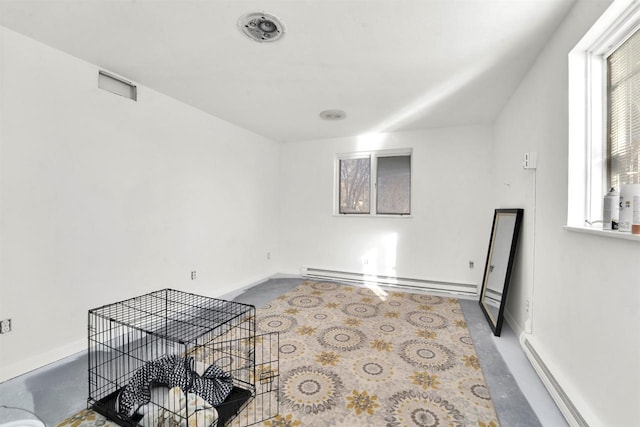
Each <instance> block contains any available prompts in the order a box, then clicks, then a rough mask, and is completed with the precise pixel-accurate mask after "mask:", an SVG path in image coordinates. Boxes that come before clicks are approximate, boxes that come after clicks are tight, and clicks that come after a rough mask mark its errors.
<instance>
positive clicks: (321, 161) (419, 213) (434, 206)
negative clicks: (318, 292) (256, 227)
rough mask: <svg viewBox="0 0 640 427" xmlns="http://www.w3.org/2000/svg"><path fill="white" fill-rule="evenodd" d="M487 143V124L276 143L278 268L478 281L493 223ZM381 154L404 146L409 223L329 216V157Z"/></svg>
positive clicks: (331, 202)
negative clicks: (409, 167) (408, 153)
mask: <svg viewBox="0 0 640 427" xmlns="http://www.w3.org/2000/svg"><path fill="white" fill-rule="evenodd" d="M491 140H492V130H491V127H490V126H467V127H452V128H441V129H432V130H426V131H411V132H399V133H392V134H385V135H379V136H377V137H360V138H357V137H354V138H341V139H331V140H320V141H310V142H298V143H289V144H284V145H283V147H282V157H281V164H282V173H281V185H282V189H283V192H282V195H281V200H282V207H281V209H282V214H281V218H282V223H281V227H280V228H281V230H282V234H281V239H280V242H281V248H282V258H283V259H284V260H286V263H285V264H284V268H285V270H286V272H288V273H299V272H300V268H301V267H303V266H309V267H320V268H330V269H337V270H342V271H349V272H365V273H371V274H380V275H386V274H395V275H397V276H400V277H408V278H416V279H427V280H436V281H445V282H457V283H471V284H479V283H480V282H481V279H482V273H483V268H484V262H485V258H486V255H487V247H488V243H489V235H490V232H491V221H492V218H493V206H492V205H491V203H490V201H489V200H488V198H487V192H488V189H489V176H490V158H491ZM391 148H412V149H413V158H412V164H413V177H412V179H413V180H412V212H411V213H412V215H411V216H412V217H411V218H388V217H384V218H363V217H355V216H335V215H333V205H334V200H333V197H334V162H335V156H336V154H337V153H345V152H355V151H367V150H371V149H391ZM363 257H364V258H367V257H368V258H371V259H370V260H369V263H368V264H363ZM469 260H473V261H474V262H475V268H474V269H473V270H470V269H469V267H468V263H469Z"/></svg>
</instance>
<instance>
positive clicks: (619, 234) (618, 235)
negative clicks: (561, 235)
mask: <svg viewBox="0 0 640 427" xmlns="http://www.w3.org/2000/svg"><path fill="white" fill-rule="evenodd" d="M564 229H565V230H567V231H575V232H578V233H586V234H595V235H597V236H602V237H611V238H614V239H623V240H635V241H636V242H640V234H631V233H629V232H625V231H610V230H603V229H601V228H591V227H572V226H569V225H565V226H564Z"/></svg>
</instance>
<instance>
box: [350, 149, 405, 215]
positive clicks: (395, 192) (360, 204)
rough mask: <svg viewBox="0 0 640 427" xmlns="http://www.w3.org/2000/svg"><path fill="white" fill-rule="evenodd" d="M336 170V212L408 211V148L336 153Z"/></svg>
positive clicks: (381, 213)
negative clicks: (345, 153) (344, 153)
mask: <svg viewBox="0 0 640 427" xmlns="http://www.w3.org/2000/svg"><path fill="white" fill-rule="evenodd" d="M337 169H338V174H337V175H338V177H337V178H338V179H337V187H338V191H337V193H338V203H337V205H338V213H339V214H344V215H353V214H360V215H409V214H411V152H410V151H407V150H403V151H400V152H396V151H393V152H392V151H378V152H367V153H352V154H347V155H339V156H338V157H337ZM372 171H373V172H372Z"/></svg>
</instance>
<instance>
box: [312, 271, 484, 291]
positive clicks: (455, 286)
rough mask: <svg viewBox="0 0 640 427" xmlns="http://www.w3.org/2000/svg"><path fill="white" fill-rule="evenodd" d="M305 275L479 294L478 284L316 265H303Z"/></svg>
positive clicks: (415, 288) (412, 288) (399, 286)
mask: <svg viewBox="0 0 640 427" xmlns="http://www.w3.org/2000/svg"><path fill="white" fill-rule="evenodd" d="M301 274H302V276H303V277H308V278H312V279H320V280H336V281H340V282H347V283H375V284H378V285H384V286H389V287H397V288H404V289H410V290H430V291H438V292H452V293H456V294H463V295H474V296H476V295H478V285H474V284H470V283H455V282H444V281H436V280H424V279H415V278H408V277H396V276H381V275H369V274H365V273H354V272H349V271H338V270H329V269H322V268H314V267H302V269H301Z"/></svg>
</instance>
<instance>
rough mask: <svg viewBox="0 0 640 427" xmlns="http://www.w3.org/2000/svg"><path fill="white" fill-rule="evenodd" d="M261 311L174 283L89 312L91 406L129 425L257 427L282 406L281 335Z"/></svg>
mask: <svg viewBox="0 0 640 427" xmlns="http://www.w3.org/2000/svg"><path fill="white" fill-rule="evenodd" d="M255 323H256V309H255V307H254V306H252V305H247V304H241V303H237V302H233V301H225V300H220V299H215V298H209V297H204V296H200V295H195V294H191V293H187V292H182V291H177V290H173V289H163V290H160V291H156V292H151V293H149V294H145V295H142V296H139V297H135V298H131V299H128V300H124V301H120V302H116V303H113V304H109V305H105V306H102V307H99V308H95V309H92V310H89V319H88V341H89V342H88V347H89V348H88V357H89V372H88V373H89V397H88V400H87V405H88V407H89V408H91V409H94V410H96V411H97V412H99V413H101V414H103V415H104V416H106V417H108V418H109V419H111V420H112V421H114V422H116V423H118V424H119V425H121V426H124V427H133V426H143V427H215V426H226V425H231V424H233V425H234V426H248V425H251V424H255V423H258V422H262V421H265V420H268V419H270V418H272V417H275V416H276V415H277V413H278V399H277V394H278V388H279V373H278V362H279V360H278V354H279V343H278V334H277V333H269V334H263V335H256V334H255V332H256V326H255Z"/></svg>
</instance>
